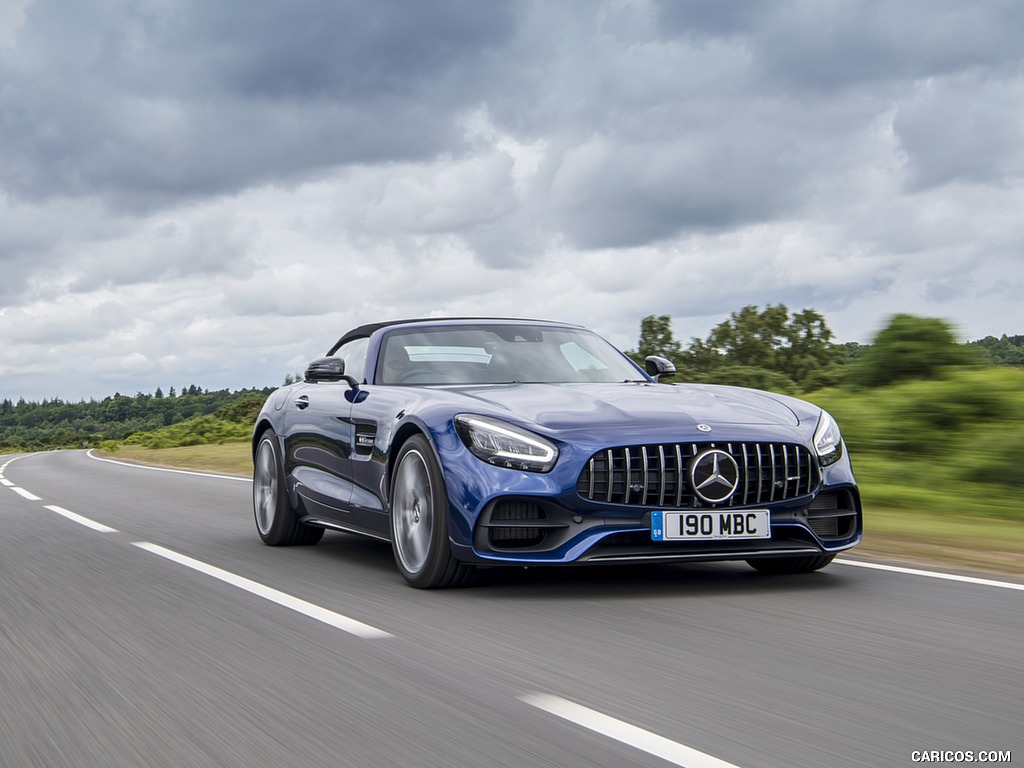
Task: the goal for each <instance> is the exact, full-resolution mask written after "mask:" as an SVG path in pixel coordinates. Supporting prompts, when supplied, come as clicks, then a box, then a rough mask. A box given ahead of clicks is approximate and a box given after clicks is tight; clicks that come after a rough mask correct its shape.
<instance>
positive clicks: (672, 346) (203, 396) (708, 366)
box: [0, 304, 1024, 451]
mask: <svg viewBox="0 0 1024 768" xmlns="http://www.w3.org/2000/svg"><path fill="white" fill-rule="evenodd" d="M627 354H629V355H630V356H631V357H632V358H633V359H634V360H636V361H637V362H639V363H640V364H641V365H643V361H644V358H646V357H647V356H648V355H659V356H662V357H666V358H668V359H669V360H671V361H672V362H673V363H675V365H676V368H677V371H678V372H677V374H676V375H675V376H674V377H671V378H666V379H664V380H666V381H668V382H683V381H693V382H708V383H717V384H732V385H736V386H746V387H756V388H758V389H767V390H772V391H776V392H783V393H791V394H800V393H808V392H813V391H816V390H821V389H825V388H828V387H837V386H844V387H852V388H860V389H864V388H872V387H881V386H886V385H889V384H894V383H898V382H901V381H907V380H914V379H930V378H937V377H939V376H941V374H942V372H943V371H944V370H946V369H948V368H949V367H951V366H978V365H998V366H1024V336H1006V335H1004V336H1002V337H1001V338H998V339H997V338H995V337H993V336H989V337H987V338H985V339H981V340H979V341H972V342H969V343H967V344H960V343H958V342H957V340H956V336H955V333H954V331H953V329H952V327H951V326H950V325H949V323H947V322H945V321H944V320H939V319H935V318H926V317H916V316H913V315H907V314H901V315H895V316H894V317H892V318H891V319H890V320H889V323H888V324H887V325H886V327H885V328H884V329H882V331H880V332H879V333H878V335H877V336H876V338H875V339H874V341H873V343H871V344H857V343H848V344H838V343H836V342H835V341H834V340H833V334H832V331H831V329H829V327H828V324H827V323H826V321H825V318H824V317H823V316H822V315H821V314H820V313H819V312H817V311H816V310H813V309H803V310H801V311H799V312H793V313H791V312H790V311H789V309H788V308H787V307H786V306H785V305H783V304H778V305H774V306H773V305H768V306H766V307H765V308H764V309H760V308H758V307H756V306H752V305H751V306H746V307H743V308H742V309H740V310H738V311H736V312H733V313H732V314H731V315H730V316H729V318H728V319H727V320H724V321H723V322H721V323H719V324H718V325H717V326H715V328H713V329H712V331H711V333H710V334H709V335H708V337H707V338H706V339H697V338H693V339H691V340H690V343H689V344H688V345H684V344H682V343H680V342H678V341H677V340H676V339H675V338H674V336H673V333H672V318H671V316H669V315H648V316H647V317H645V318H643V320H641V323H640V339H639V345H638V348H637V349H636V350H632V351H630V352H627ZM295 380H296V377H293V376H291V375H289V376H288V377H287V378H286V380H285V383H286V384H290V383H292V382H293V381H295ZM272 390H273V388H272V387H267V388H264V389H242V390H237V391H234V392H232V391H229V390H226V389H222V390H217V391H213V392H211V391H209V390H204V389H201V388H200V387H197V386H196V385H194V384H192V385H189V386H188V387H182V389H181V391H180V393H179V392H176V391H175V389H174V388H173V387H172V388H171V389H170V390H169V391H168V394H167V395H164V393H163V391H162V389H160V388H158V389H157V390H156V392H154V393H153V394H144V393H142V392H138V393H136V394H135V395H134V396H128V395H122V394H120V393H115V394H114V395H113V396H111V397H106V398H104V399H103V400H100V401H96V400H90V401H88V402H85V401H82V402H79V403H71V402H65V401H63V400H61V399H59V398H55V399H52V400H43V401H42V402H39V403H36V402H26V401H25V400H24V399H19V400H18V401H17V402H12V401H11V400H10V399H8V398H5V399H3V400H0V451H35V450H46V449H50V448H79V447H82V446H85V445H96V444H98V443H101V442H107V441H115V442H120V441H126V440H130V441H131V442H135V443H140V444H143V445H150V446H152V447H160V446H169V445H187V444H191V443H192V442H195V441H200V442H219V441H223V440H232V439H240V437H239V436H242V437H244V436H245V434H246V430H247V429H248V427H249V426H250V425H251V424H252V420H253V419H254V418H255V416H256V414H257V413H258V411H259V408H260V406H261V405H262V403H263V401H264V400H265V399H266V397H267V396H268V395H269V394H270V392H271V391H272ZM178 425H183V426H180V427H179V426H178Z"/></svg>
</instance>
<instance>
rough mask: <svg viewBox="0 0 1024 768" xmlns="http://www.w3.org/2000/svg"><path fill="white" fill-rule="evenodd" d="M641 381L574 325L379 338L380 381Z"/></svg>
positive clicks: (458, 329) (626, 363)
mask: <svg viewBox="0 0 1024 768" xmlns="http://www.w3.org/2000/svg"><path fill="white" fill-rule="evenodd" d="M641 379H643V376H642V374H641V373H640V372H639V371H638V370H637V369H636V368H635V367H633V365H632V364H631V363H630V361H629V360H628V359H627V358H625V357H624V356H623V355H622V353H620V352H619V351H618V350H617V349H615V347H613V346H612V345H611V344H609V343H608V342H607V341H605V340H604V339H602V338H601V337H600V336H597V335H596V334H593V333H590V332H589V331H585V330H582V329H575V328H547V327H544V326H536V325H491V326H487V325H481V326H459V327H449V328H424V329H422V330H419V329H418V330H413V331H394V332H392V333H389V334H388V335H387V336H385V338H384V342H383V344H382V346H381V351H380V365H379V366H378V368H377V382H378V383H380V384H408V385H419V384H499V383H508V382H531V383H546V384H571V383H583V382H618V381H636V380H641Z"/></svg>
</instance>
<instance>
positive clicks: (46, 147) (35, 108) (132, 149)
mask: <svg viewBox="0 0 1024 768" xmlns="http://www.w3.org/2000/svg"><path fill="white" fill-rule="evenodd" d="M26 15H27V21H26V27H25V34H24V35H22V36H21V37H20V38H19V41H18V47H17V49H16V53H17V57H14V56H11V55H8V56H5V57H4V58H2V59H0V67H2V69H3V75H4V79H5V81H7V83H8V85H7V86H6V87H5V88H4V89H2V90H0V112H2V114H3V115H4V119H3V122H2V123H0V137H2V138H3V141H2V142H0V161H2V162H0V168H4V169H5V170H0V182H2V183H3V185H4V186H5V187H7V188H8V189H10V190H12V191H14V192H16V193H18V194H21V195H27V196H32V197H37V198H42V197H47V196H50V195H54V194H72V195H87V194H97V193H98V194H101V195H103V196H104V197H106V198H107V199H108V200H110V201H112V202H113V203H114V204H116V205H118V206H121V207H125V208H129V209H131V208H137V209H147V208H152V207H153V206H156V205H164V204H167V203H168V202H171V201H174V200H176V199H179V198H188V197H194V196H199V195H203V194H210V193H218V192H230V191H234V190H238V189H241V188H243V187H245V186H248V185H251V184H258V183H261V182H263V181H266V180H270V179H288V178H292V179H301V178H302V177H303V176H304V175H308V174H310V173H315V172H319V171H320V170H322V169H323V168H325V167H330V166H335V165H340V164H347V163H364V162H378V161H388V160H394V159H405V158H425V157H431V156H433V155H435V154H437V153H438V152H440V151H442V150H443V149H446V148H447V149H451V148H456V149H457V148H458V141H459V134H458V132H457V131H456V130H455V128H454V127H453V124H454V121H455V119H456V117H457V113H458V112H459V110H461V109H464V108H465V107H466V106H467V105H468V104H473V103H475V102H476V101H477V100H479V98H480V97H481V93H482V88H483V85H484V82H485V78H484V73H485V71H486V68H487V67H486V58H487V57H486V53H487V51H488V50H489V49H490V47H492V46H496V45H499V44H500V43H501V41H502V40H503V39H504V38H505V37H506V36H507V34H508V32H509V24H510V19H509V15H508V12H507V10H502V9H496V8H493V7H491V6H490V5H481V4H479V3H474V2H468V1H467V0H447V1H446V2H442V3H431V4H420V3H399V2H381V3H373V4H366V3H361V2H344V3H341V2H334V1H333V0H304V1H303V2H298V3H288V4H282V3H277V2H269V1H268V0H259V1H257V2H218V3H198V2H195V3H187V2H182V3H176V4H168V5H163V4H161V5H152V4H145V3H130V4H128V5H127V6H124V4H120V3H116V4H115V3H111V2H108V1H107V0H75V2H70V1H67V0H36V2H34V3H33V4H32V5H31V6H29V8H28V9H27V14H26Z"/></svg>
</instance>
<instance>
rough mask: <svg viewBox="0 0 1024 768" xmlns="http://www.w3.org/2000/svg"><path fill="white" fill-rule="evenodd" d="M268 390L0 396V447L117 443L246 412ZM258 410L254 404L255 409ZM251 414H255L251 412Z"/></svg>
mask: <svg viewBox="0 0 1024 768" xmlns="http://www.w3.org/2000/svg"><path fill="white" fill-rule="evenodd" d="M271 391H272V388H265V389H242V390H238V391H234V392H232V391H230V390H227V389H221V390H216V391H210V390H206V389H201V388H200V387H197V386H196V385H194V384H193V385H189V386H188V387H183V388H182V389H181V393H180V394H178V393H176V392H175V390H174V388H173V387H172V388H171V389H170V390H169V394H168V395H167V396H165V395H164V394H163V392H162V390H161V389H160V388H158V389H157V390H156V392H154V393H153V394H145V393H142V392H138V393H136V394H135V395H134V396H128V395H122V394H120V393H115V394H114V395H113V396H110V397H105V398H103V399H102V400H89V401H88V402H86V401H82V402H78V403H72V402H65V401H64V400H61V399H60V398H54V399H52V400H43V401H42V402H38V403H37V402H31V401H28V402H27V401H25V400H24V399H19V400H18V401H17V402H12V401H11V400H10V399H9V398H4V399H3V400H0V451H5V450H6V451H38V450H46V449H50V448H81V447H83V446H86V445H95V444H97V443H100V442H104V441H109V440H113V441H121V440H125V439H127V438H129V437H130V436H132V435H135V434H139V433H150V432H154V431H156V430H159V429H161V428H164V427H169V426H171V425H175V424H179V423H182V422H186V421H190V420H192V419H195V418H196V417H200V416H206V415H209V414H213V413H217V412H223V413H226V414H227V415H228V416H229V418H235V417H236V415H237V413H238V412H239V404H240V403H249V404H250V405H248V406H241V409H242V410H241V413H248V411H247V410H246V408H249V409H251V407H252V406H251V403H253V402H258V403H259V404H262V403H263V400H264V399H266V397H267V395H269V394H270V392H271ZM256 410H257V411H258V410H259V407H258V406H257V407H256ZM253 415H255V414H253Z"/></svg>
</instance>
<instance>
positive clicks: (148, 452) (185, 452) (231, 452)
mask: <svg viewBox="0 0 1024 768" xmlns="http://www.w3.org/2000/svg"><path fill="white" fill-rule="evenodd" d="M97 453H98V454H99V455H101V456H105V457H107V458H111V459H117V460H119V461H137V462H140V463H142V464H155V465H157V466H161V467H177V468H179V469H195V470H199V471H201V472H224V473H226V474H229V475H245V476H247V477H251V476H252V448H251V447H250V445H249V442H248V441H246V442H244V443H222V444H220V445H188V446H184V447H180V448H144V447H143V446H141V445H125V444H124V443H122V444H121V445H120V446H118V449H117V450H116V451H97Z"/></svg>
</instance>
